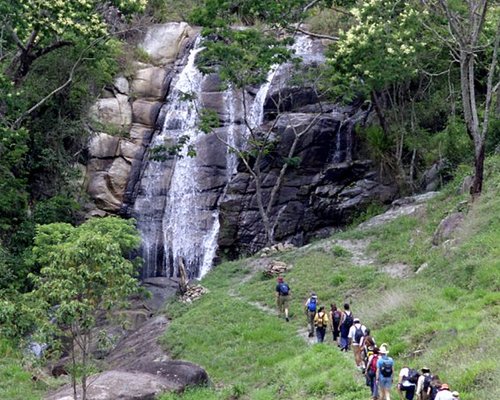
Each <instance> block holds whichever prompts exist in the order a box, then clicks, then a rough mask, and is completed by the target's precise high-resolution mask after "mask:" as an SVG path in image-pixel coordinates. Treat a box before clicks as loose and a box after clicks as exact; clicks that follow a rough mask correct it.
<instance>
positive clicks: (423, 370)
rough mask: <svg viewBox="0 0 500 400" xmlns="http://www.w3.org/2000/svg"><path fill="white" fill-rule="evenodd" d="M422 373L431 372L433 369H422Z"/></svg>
mask: <svg viewBox="0 0 500 400" xmlns="http://www.w3.org/2000/svg"><path fill="white" fill-rule="evenodd" d="M422 372H424V373H425V372H431V369H430V368H428V367H422Z"/></svg>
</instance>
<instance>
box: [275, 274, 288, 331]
mask: <svg viewBox="0 0 500 400" xmlns="http://www.w3.org/2000/svg"><path fill="white" fill-rule="evenodd" d="M290 293H291V290H290V286H288V284H287V283H286V282H285V281H284V279H283V277H282V276H279V277H278V284H277V285H276V304H277V305H278V310H279V313H280V315H282V314H285V320H286V322H288V321H290V319H289V318H288V307H289V304H290Z"/></svg>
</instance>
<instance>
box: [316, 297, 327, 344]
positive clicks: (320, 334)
mask: <svg viewBox="0 0 500 400" xmlns="http://www.w3.org/2000/svg"><path fill="white" fill-rule="evenodd" d="M314 326H315V327H316V337H317V338H318V343H323V341H324V340H325V333H326V327H327V326H328V314H327V313H326V312H325V307H323V306H321V307H320V308H319V310H318V312H317V313H316V315H315V316H314Z"/></svg>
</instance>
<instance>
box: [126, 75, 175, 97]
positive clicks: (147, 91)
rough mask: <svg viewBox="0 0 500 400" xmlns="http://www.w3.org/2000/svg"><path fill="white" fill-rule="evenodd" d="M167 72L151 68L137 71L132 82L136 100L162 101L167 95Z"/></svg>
mask: <svg viewBox="0 0 500 400" xmlns="http://www.w3.org/2000/svg"><path fill="white" fill-rule="evenodd" d="M167 75H168V74H167V70H166V69H165V68H160V67H149V68H144V69H140V70H138V71H136V73H135V75H134V80H133V81H132V88H131V89H132V94H133V95H134V96H135V97H136V98H146V99H151V100H162V99H163V98H164V97H165V94H166V93H167Z"/></svg>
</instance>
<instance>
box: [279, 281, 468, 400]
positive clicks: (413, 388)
mask: <svg viewBox="0 0 500 400" xmlns="http://www.w3.org/2000/svg"><path fill="white" fill-rule="evenodd" d="M290 298H291V289H290V286H289V285H288V284H287V283H286V282H285V281H284V279H283V277H281V276H280V277H278V283H277V285H276V303H277V305H278V308H279V311H280V315H284V316H285V320H286V321H287V322H288V321H290V318H289V312H288V308H289V301H290ZM304 311H305V314H306V317H307V330H308V334H309V337H314V335H316V338H317V342H318V343H322V342H323V341H324V340H325V335H326V331H327V329H329V330H331V332H332V335H333V342H334V343H336V344H337V346H338V347H339V348H340V350H341V351H346V352H347V351H350V350H351V349H352V351H353V354H354V361H355V363H356V367H357V368H358V370H359V371H360V372H362V373H363V374H364V375H365V378H366V385H367V386H368V387H369V388H370V390H371V396H372V399H373V400H377V399H380V400H390V398H391V397H390V391H391V388H392V385H393V382H394V377H395V374H394V360H393V359H392V358H391V357H389V350H388V345H387V344H386V343H383V344H381V345H380V346H377V344H376V342H375V339H374V338H373V336H372V335H371V334H370V329H368V328H367V327H366V326H365V325H363V324H362V323H361V321H360V319H359V318H356V317H354V315H353V313H352V311H351V310H350V306H349V304H348V303H346V304H344V307H343V310H340V309H338V308H337V306H336V304H331V305H330V310H329V311H328V312H327V311H325V307H324V306H322V305H320V304H319V300H318V296H317V295H316V293H314V292H312V293H311V295H310V297H309V298H308V299H307V300H306V302H305V303H304ZM397 391H398V393H399V396H400V398H401V399H403V398H404V399H406V400H413V399H414V398H415V397H416V399H417V400H457V399H460V394H459V393H458V392H456V391H454V392H452V391H451V390H450V386H449V385H448V384H446V383H443V382H441V381H440V379H439V376H437V375H433V374H431V370H430V369H429V368H427V367H423V368H421V370H420V372H419V371H417V370H415V369H413V368H409V367H407V366H404V367H403V368H401V370H400V371H399V374H398V377H397Z"/></svg>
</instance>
